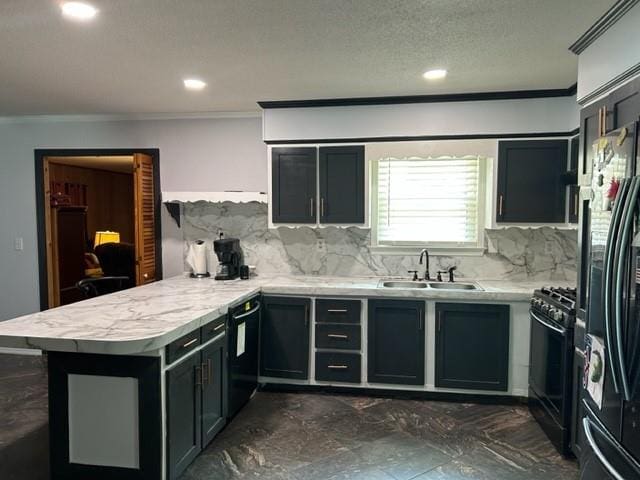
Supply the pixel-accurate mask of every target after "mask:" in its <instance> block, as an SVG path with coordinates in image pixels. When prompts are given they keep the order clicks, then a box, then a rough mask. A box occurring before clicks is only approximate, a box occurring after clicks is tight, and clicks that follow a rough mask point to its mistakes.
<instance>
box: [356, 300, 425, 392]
mask: <svg viewBox="0 0 640 480" xmlns="http://www.w3.org/2000/svg"><path fill="white" fill-rule="evenodd" d="M424 344H425V331H424V302H420V301H409V300H369V323H368V344H367V346H368V357H367V363H368V369H367V373H368V381H369V382H370V383H391V384H400V385H424V364H425V356H424V353H425V350H424Z"/></svg>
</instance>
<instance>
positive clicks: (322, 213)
mask: <svg viewBox="0 0 640 480" xmlns="http://www.w3.org/2000/svg"><path fill="white" fill-rule="evenodd" d="M320 218H324V197H320Z"/></svg>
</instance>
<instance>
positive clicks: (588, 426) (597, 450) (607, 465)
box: [582, 417, 625, 480]
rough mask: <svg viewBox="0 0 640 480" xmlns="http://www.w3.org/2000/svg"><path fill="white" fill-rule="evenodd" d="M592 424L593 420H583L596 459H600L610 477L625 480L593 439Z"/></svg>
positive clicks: (587, 418)
mask: <svg viewBox="0 0 640 480" xmlns="http://www.w3.org/2000/svg"><path fill="white" fill-rule="evenodd" d="M591 423H592V422H591V420H589V417H584V418H583V419H582V427H583V428H584V434H585V437H587V442H588V443H589V446H590V447H591V449H592V450H593V453H594V454H595V455H596V457H598V460H599V461H600V463H601V464H602V466H604V468H606V469H607V472H608V473H609V475H611V476H612V477H613V478H614V479H615V480H625V478H624V477H623V476H622V475H620V474H619V473H618V472H617V471H616V469H615V468H613V465H611V463H610V462H609V460H607V457H605V456H604V453H602V450H600V448H599V447H598V444H597V443H596V440H595V438H593V432H591Z"/></svg>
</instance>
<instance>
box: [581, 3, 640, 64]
mask: <svg viewBox="0 0 640 480" xmlns="http://www.w3.org/2000/svg"><path fill="white" fill-rule="evenodd" d="M639 1H640V0H619V1H618V2H617V3H615V4H614V5H613V7H611V8H610V9H609V10H607V11H606V12H605V13H604V14H603V15H602V16H601V17H600V18H599V19H598V20H596V22H595V23H594V24H593V25H591V27H589V30H587V31H586V32H584V33H583V34H582V36H581V37H580V38H578V40H576V41H575V42H574V43H573V44H572V45H571V46H570V47H569V51H571V52H573V53H575V54H576V55H580V54H581V53H582V52H584V51H585V50H586V49H587V47H589V45H591V44H592V43H593V42H595V41H596V40H597V39H598V38H599V37H600V36H601V35H602V34H603V33H604V32H606V31H607V30H609V29H610V28H611V27H612V26H613V25H615V23H616V22H617V21H618V20H620V18H622V16H623V15H624V14H625V13H627V12H628V11H629V10H631V9H632V8H633V7H635V6H636V4H637V3H638V2H639Z"/></svg>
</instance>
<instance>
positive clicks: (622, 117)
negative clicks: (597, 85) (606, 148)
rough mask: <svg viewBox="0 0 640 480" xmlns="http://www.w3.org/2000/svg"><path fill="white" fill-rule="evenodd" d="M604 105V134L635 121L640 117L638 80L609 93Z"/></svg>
mask: <svg viewBox="0 0 640 480" xmlns="http://www.w3.org/2000/svg"><path fill="white" fill-rule="evenodd" d="M605 104H606V113H605V126H606V128H605V130H606V132H609V131H611V130H615V129H617V128H621V127H624V126H625V125H627V124H628V123H631V122H635V121H637V120H638V117H639V116H640V79H636V80H632V81H631V82H629V83H627V84H626V85H623V86H621V87H620V88H618V89H616V90H614V91H613V92H611V93H610V94H609V95H608V96H607V98H606V99H605Z"/></svg>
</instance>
